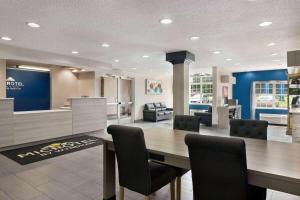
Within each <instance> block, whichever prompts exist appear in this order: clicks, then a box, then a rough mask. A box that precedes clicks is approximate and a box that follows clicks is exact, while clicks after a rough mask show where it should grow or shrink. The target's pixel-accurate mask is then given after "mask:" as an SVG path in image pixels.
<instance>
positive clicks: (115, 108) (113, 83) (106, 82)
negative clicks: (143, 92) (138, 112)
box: [101, 76, 133, 125]
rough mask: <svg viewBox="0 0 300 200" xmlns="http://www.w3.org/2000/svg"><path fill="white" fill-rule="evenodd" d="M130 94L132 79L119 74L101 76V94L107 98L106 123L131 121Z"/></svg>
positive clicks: (131, 105)
mask: <svg viewBox="0 0 300 200" xmlns="http://www.w3.org/2000/svg"><path fill="white" fill-rule="evenodd" d="M132 94H133V92H132V79H130V78H123V77H119V76H103V77H101V96H102V97H106V98H107V119H108V125H109V124H127V123H131V122H132V121H133V119H132V108H133V101H132V99H133V95H132Z"/></svg>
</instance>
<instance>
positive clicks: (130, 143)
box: [107, 125, 151, 194]
mask: <svg viewBox="0 0 300 200" xmlns="http://www.w3.org/2000/svg"><path fill="white" fill-rule="evenodd" d="M107 132H108V133H109V134H111V135H112V138H113V143H114V148H115V152H116V156H117V161H118V169H119V183H120V185H121V186H123V187H126V188H128V189H130V190H133V191H135V192H139V193H141V194H145V193H149V191H150V188H151V176H150V167H149V162H148V158H149V155H148V151H147V149H146V144H145V139H144V133H143V130H142V129H141V128H136V127H128V126H119V125H111V126H109V127H108V128H107Z"/></svg>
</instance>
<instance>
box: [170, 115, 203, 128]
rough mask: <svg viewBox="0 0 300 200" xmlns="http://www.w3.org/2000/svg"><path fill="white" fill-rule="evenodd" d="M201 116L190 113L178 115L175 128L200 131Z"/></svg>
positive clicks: (175, 119) (174, 124)
mask: <svg viewBox="0 0 300 200" xmlns="http://www.w3.org/2000/svg"><path fill="white" fill-rule="evenodd" d="M200 119H201V118H200V117H199V116H190V115H176V116H175V118H174V123H173V128H174V129H177V130H185V131H194V132H199V129H200Z"/></svg>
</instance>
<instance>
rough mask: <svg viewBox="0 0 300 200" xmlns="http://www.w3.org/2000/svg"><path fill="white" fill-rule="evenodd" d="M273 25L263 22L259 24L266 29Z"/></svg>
mask: <svg viewBox="0 0 300 200" xmlns="http://www.w3.org/2000/svg"><path fill="white" fill-rule="evenodd" d="M271 24H272V22H262V23H260V24H259V26H261V27H266V26H270V25H271Z"/></svg>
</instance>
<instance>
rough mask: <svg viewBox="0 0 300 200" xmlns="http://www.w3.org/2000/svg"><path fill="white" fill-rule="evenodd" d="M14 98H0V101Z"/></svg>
mask: <svg viewBox="0 0 300 200" xmlns="http://www.w3.org/2000/svg"><path fill="white" fill-rule="evenodd" d="M7 100H14V98H0V101H7Z"/></svg>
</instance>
